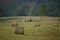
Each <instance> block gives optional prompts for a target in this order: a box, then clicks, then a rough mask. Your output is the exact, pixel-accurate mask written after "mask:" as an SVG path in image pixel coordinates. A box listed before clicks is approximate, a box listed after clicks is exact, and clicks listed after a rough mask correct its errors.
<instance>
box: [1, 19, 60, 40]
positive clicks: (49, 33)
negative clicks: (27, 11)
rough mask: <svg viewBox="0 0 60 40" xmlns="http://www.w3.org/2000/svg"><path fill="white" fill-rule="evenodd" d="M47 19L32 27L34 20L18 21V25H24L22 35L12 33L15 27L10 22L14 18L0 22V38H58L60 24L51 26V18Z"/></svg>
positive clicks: (17, 39)
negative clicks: (38, 25)
mask: <svg viewBox="0 0 60 40" xmlns="http://www.w3.org/2000/svg"><path fill="white" fill-rule="evenodd" d="M32 19H33V18H32ZM49 19H50V18H49ZM49 19H48V18H47V19H46V20H48V21H44V22H43V21H42V24H41V25H42V26H41V27H34V25H33V24H34V23H35V22H24V23H22V22H21V21H22V20H21V21H18V22H19V26H20V25H21V24H22V25H23V27H24V35H20V34H14V31H15V28H14V27H12V26H11V22H12V21H14V20H9V21H8V22H7V21H6V22H1V23H0V40H60V26H59V27H53V21H52V19H53V18H52V19H50V20H49ZM19 20H20V19H19ZM43 20H44V19H43ZM15 21H16V20H15ZM51 23H52V24H51Z"/></svg>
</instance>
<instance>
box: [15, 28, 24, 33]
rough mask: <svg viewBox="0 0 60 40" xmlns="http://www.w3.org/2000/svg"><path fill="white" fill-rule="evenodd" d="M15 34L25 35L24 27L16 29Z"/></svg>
mask: <svg viewBox="0 0 60 40" xmlns="http://www.w3.org/2000/svg"><path fill="white" fill-rule="evenodd" d="M14 33H15V34H24V27H16V28H15V32H14Z"/></svg>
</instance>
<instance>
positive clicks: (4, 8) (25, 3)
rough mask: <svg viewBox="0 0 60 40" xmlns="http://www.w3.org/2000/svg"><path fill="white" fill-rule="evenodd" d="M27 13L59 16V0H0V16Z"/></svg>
mask: <svg viewBox="0 0 60 40" xmlns="http://www.w3.org/2000/svg"><path fill="white" fill-rule="evenodd" d="M29 15H31V16H41V15H43V16H54V17H57V16H58V17H60V0H0V17H3V16H4V17H5V16H29Z"/></svg>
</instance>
